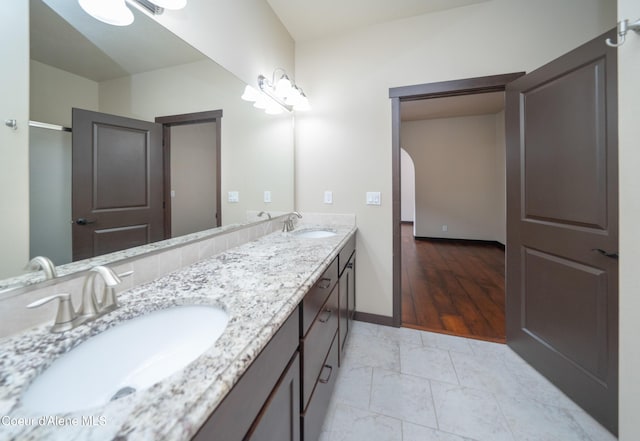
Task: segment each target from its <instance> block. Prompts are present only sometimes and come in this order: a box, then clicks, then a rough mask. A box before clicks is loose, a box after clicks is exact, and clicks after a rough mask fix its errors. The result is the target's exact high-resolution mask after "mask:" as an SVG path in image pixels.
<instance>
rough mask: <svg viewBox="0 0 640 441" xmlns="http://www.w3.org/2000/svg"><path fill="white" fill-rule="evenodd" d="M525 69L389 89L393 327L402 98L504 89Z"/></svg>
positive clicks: (397, 318)
mask: <svg viewBox="0 0 640 441" xmlns="http://www.w3.org/2000/svg"><path fill="white" fill-rule="evenodd" d="M524 74H525V73H524V72H514V73H507V74H502V75H491V76H486V77H477V78H467V79H463V80H452V81H443V82H438V83H428V84H418V85H414V86H404V87H394V88H391V89H389V98H391V118H392V128H391V136H392V143H391V155H392V159H391V167H392V176H393V177H392V179H393V181H392V189H391V198H392V200H393V207H392V216H393V233H392V234H393V316H392V324H393V326H396V327H399V326H401V325H402V286H401V281H402V277H401V269H402V262H401V255H402V250H401V248H400V246H401V243H402V238H401V237H400V221H401V212H400V190H401V188H400V125H401V120H400V103H401V102H403V101H415V100H423V99H430V98H443V97H452V96H461V95H475V94H479V93H490V92H500V91H504V90H505V88H506V85H507V84H508V83H510V82H512V81H513V80H515V79H517V78H520V77H521V76H523V75H524Z"/></svg>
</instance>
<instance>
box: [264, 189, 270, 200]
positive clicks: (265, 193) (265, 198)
mask: <svg viewBox="0 0 640 441" xmlns="http://www.w3.org/2000/svg"><path fill="white" fill-rule="evenodd" d="M264 201H265V202H271V192H270V191H269V190H265V192H264Z"/></svg>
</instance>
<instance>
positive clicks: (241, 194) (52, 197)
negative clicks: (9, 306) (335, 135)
mask: <svg viewBox="0 0 640 441" xmlns="http://www.w3.org/2000/svg"><path fill="white" fill-rule="evenodd" d="M133 9H134V11H133V12H134V15H135V20H134V23H133V24H132V25H130V26H126V27H118V26H109V25H106V24H104V23H101V22H99V21H97V20H95V19H93V18H91V17H90V16H88V15H87V14H86V13H84V11H82V9H81V8H80V7H79V5H78V2H77V1H75V0H74V1H70V0H30V39H31V40H30V47H31V53H30V58H31V65H30V110H29V113H30V120H31V121H32V123H31V126H30V127H29V144H30V146H29V154H30V159H29V164H30V176H29V182H30V201H29V205H30V244H29V245H30V255H31V257H34V256H36V255H46V256H48V257H50V258H51V259H52V260H53V262H54V263H55V264H56V265H64V264H67V263H69V262H72V261H73V260H75V259H74V257H73V249H72V248H73V244H72V242H73V240H72V227H75V226H74V225H73V221H75V220H76V219H74V218H73V216H72V205H73V204H74V200H73V198H75V194H76V193H77V191H75V187H74V191H73V192H72V182H71V179H72V178H71V177H72V175H73V174H74V170H72V168H73V167H76V165H75V161H72V138H74V137H75V135H76V132H77V130H78V128H76V127H74V124H75V122H74V121H73V120H72V109H73V108H76V109H84V110H87V111H91V112H96V113H100V114H107V115H112V116H115V117H124V118H131V119H135V120H142V121H149V122H154V121H156V118H158V117H168V116H175V115H184V114H189V115H191V114H197V113H201V112H212V113H211V114H213V115H217V118H215V119H214V120H213V121H208V122H202V123H197V124H189V125H184V124H174V125H172V126H170V127H167V126H165V127H164V133H165V135H164V136H165V137H166V136H167V132H166V131H167V130H169V136H170V138H171V154H170V156H169V157H170V161H164V162H163V167H164V169H165V173H169V175H170V182H171V185H170V186H169V190H167V194H169V195H170V196H168V197H170V198H171V200H170V202H171V203H170V205H171V207H173V209H172V213H170V219H171V221H170V224H171V230H170V231H167V232H165V234H164V235H163V237H162V238H161V239H165V238H169V237H176V236H182V235H185V234H190V233H193V232H195V231H200V230H207V231H209V229H211V228H214V227H216V226H219V225H221V226H222V227H223V228H224V227H225V226H230V225H237V224H245V223H247V222H251V221H255V220H259V219H258V218H256V217H255V216H256V213H257V212H259V211H269V212H271V213H272V214H278V213H281V212H287V211H291V210H292V209H293V204H294V200H293V118H292V116H291V114H283V115H267V114H265V113H264V112H262V111H260V110H258V109H255V108H253V107H252V105H251V103H248V102H245V101H242V100H241V99H240V96H241V95H242V92H243V89H244V87H245V84H244V83H243V82H242V81H240V80H239V79H238V78H237V77H235V76H234V75H233V74H231V73H230V72H228V71H226V70H225V69H223V68H222V67H221V66H219V65H218V64H217V63H215V62H214V61H213V60H210V59H208V58H206V57H205V56H204V55H203V54H201V53H200V52H198V51H197V50H195V49H194V48H192V47H191V46H189V45H188V44H186V43H185V42H184V41H182V40H181V39H179V38H178V37H176V36H175V35H174V34H172V33H171V32H170V31H168V30H167V29H165V28H164V27H162V26H161V25H159V24H158V23H156V22H155V21H154V20H152V19H151V18H149V17H148V16H147V15H146V13H144V12H142V11H139V10H137V9H135V8H133ZM221 44H228V43H227V42H221ZM218 111H221V112H218ZM220 115H221V117H220ZM41 123H42V124H41ZM216 140H217V142H218V143H219V144H218V145H219V155H220V156H219V161H218V164H216V156H215V154H214V153H213V150H211V149H214V148H215V146H216ZM74 142H75V141H74ZM94 153H95V152H94ZM165 153H166V152H165ZM194 158H195V159H194ZM169 162H170V163H169ZM127 163H128V162H127ZM72 164H74V165H73V167H72ZM112 165H113V164H112ZM122 165H123V167H120V166H119V163H118V161H115V171H113V173H112V174H113V175H115V176H116V177H117V176H119V173H120V172H121V171H122V173H124V175H123V176H125V178H123V180H124V181H125V182H126V179H130V177H129V178H127V177H126V176H127V175H126V173H125V172H124V171H123V170H124V169H125V168H126V167H125V165H126V164H122ZM216 173H217V174H218V175H216ZM74 176H75V175H74ZM163 176H164V177H163V179H165V181H163V185H164V184H166V182H168V181H166V179H168V178H167V177H166V176H165V175H163ZM74 179H75V178H74ZM216 182H218V183H219V184H218V185H217V186H216ZM121 184H122V182H121ZM132 185H133V184H132ZM120 187H124V188H126V187H127V185H124V186H123V185H120ZM72 193H73V195H74V196H73V197H72ZM94 193H95V191H94ZM216 198H219V199H218V200H216ZM265 200H268V201H269V202H265ZM88 221H89V222H90V221H91V220H90V219H88ZM215 231H216V230H212V231H211V234H215ZM0 234H1V233H0ZM105 249H107V250H108V246H107V247H106V248H105ZM24 264H26V262H24ZM69 266H70V267H73V268H79V269H84V268H82V267H81V266H78V265H77V263H76V262H74V263H71V264H70V265H69ZM63 272H64V271H63ZM0 276H2V277H3V278H7V277H12V276H18V274H9V273H7V272H6V271H4V270H3V269H2V268H0ZM24 277H25V276H24V274H22V275H20V277H18V278H17V279H16V278H15V277H14V278H13V279H10V280H0V291H2V289H5V290H6V289H7V288H8V287H15V286H19V285H20V279H23V278H24Z"/></svg>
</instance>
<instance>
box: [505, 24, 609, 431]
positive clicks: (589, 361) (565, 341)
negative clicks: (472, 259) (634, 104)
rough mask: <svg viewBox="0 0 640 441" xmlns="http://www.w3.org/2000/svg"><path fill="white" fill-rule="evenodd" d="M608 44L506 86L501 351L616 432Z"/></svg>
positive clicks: (593, 45)
mask: <svg viewBox="0 0 640 441" xmlns="http://www.w3.org/2000/svg"><path fill="white" fill-rule="evenodd" d="M612 35H613V34H608V35H605V36H601V37H598V38H596V39H595V40H593V41H591V42H589V43H587V44H585V45H583V46H581V47H579V48H578V49H576V50H574V51H572V52H570V53H568V54H566V55H564V56H562V57H560V58H558V59H557V60H555V61H553V62H551V63H549V64H547V65H545V66H543V67H541V68H540V69H538V70H536V71H534V72H531V73H529V74H528V75H525V76H523V77H521V78H519V79H518V80H516V81H514V82H512V83H510V84H509V85H508V86H507V97H506V100H507V102H506V106H507V107H506V119H507V122H506V124H507V222H508V227H507V343H508V344H509V346H511V348H513V349H514V350H515V351H516V352H518V353H519V354H520V355H521V356H522V357H523V358H524V359H525V360H527V361H528V362H529V363H530V364H531V365H532V366H533V367H535V368H536V369H537V370H538V371H540V372H541V373H542V374H543V375H545V376H546V377H547V378H549V379H550V380H551V381H552V382H553V383H554V384H556V385H557V386H558V387H559V388H560V389H561V390H563V391H564V392H565V393H566V394H567V395H568V396H570V397H571V398H572V399H573V400H574V401H575V402H576V403H578V404H579V405H580V406H582V407H583V408H584V409H585V410H586V411H587V412H589V413H590V414H591V415H593V416H594V417H595V418H596V419H597V420H598V421H600V422H601V423H602V424H603V425H604V426H605V427H607V428H608V429H609V430H611V431H612V432H614V433H616V432H617V420H618V411H617V408H618V404H617V402H618V261H617V254H616V253H617V249H618V154H617V124H618V122H617V96H616V88H617V72H616V51H615V49H612V48H609V47H607V46H606V45H605V38H606V37H607V36H612ZM605 254H608V255H605Z"/></svg>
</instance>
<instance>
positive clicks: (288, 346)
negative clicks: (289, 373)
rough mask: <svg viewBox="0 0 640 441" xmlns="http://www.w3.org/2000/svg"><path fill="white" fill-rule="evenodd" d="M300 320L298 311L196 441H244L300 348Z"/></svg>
mask: <svg viewBox="0 0 640 441" xmlns="http://www.w3.org/2000/svg"><path fill="white" fill-rule="evenodd" d="M299 318H300V315H299V313H298V311H294V312H293V313H292V314H291V316H290V317H289V318H288V319H287V321H286V322H285V323H284V324H283V325H282V327H281V328H280V330H279V331H278V332H277V333H276V334H275V335H274V336H273V338H272V339H271V341H270V342H269V343H268V344H267V346H266V347H265V348H264V349H263V350H262V352H260V354H258V356H257V357H256V359H255V360H254V361H253V363H252V364H251V366H249V368H248V369H247V371H246V372H245V373H244V375H243V376H242V378H240V380H238V383H236V385H235V386H234V387H233V389H231V391H230V392H229V393H228V394H227V396H226V397H225V398H224V400H223V401H222V403H220V405H219V406H218V408H217V409H216V410H215V411H214V412H213V413H212V414H211V416H210V417H209V419H208V420H207V422H206V423H204V425H203V426H202V427H201V428H200V430H199V431H198V433H196V435H195V436H194V437H193V440H195V441H234V440H237V441H240V440H242V439H244V437H245V435H246V434H247V432H248V431H249V429H250V428H251V425H252V424H253V422H254V420H255V419H256V417H257V416H258V414H259V413H260V409H261V408H262V406H263V405H264V403H265V401H266V400H267V398H269V396H270V395H271V392H272V390H273V389H274V387H275V385H276V384H277V383H278V380H279V379H280V376H281V375H282V372H283V371H284V370H285V368H286V367H287V365H288V364H289V361H290V360H291V357H292V355H293V354H294V353H295V351H296V349H297V348H298V344H299V342H300V339H299V335H298V332H299ZM230 422H231V423H230Z"/></svg>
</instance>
